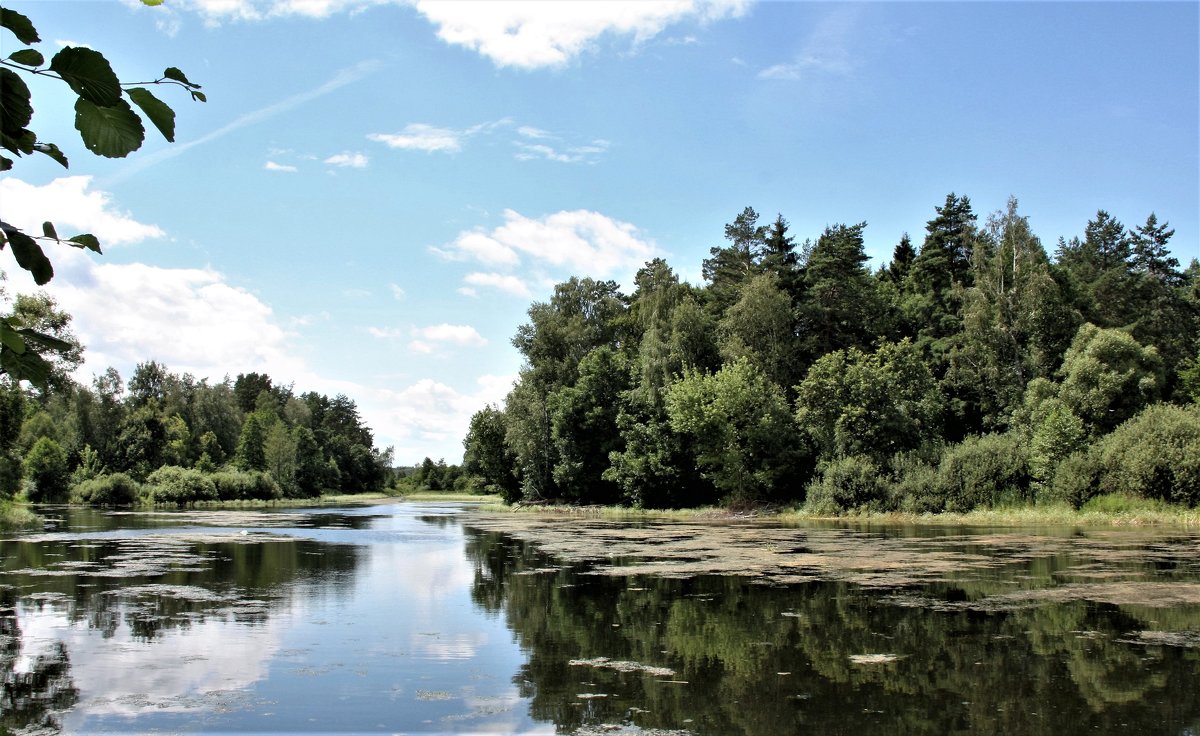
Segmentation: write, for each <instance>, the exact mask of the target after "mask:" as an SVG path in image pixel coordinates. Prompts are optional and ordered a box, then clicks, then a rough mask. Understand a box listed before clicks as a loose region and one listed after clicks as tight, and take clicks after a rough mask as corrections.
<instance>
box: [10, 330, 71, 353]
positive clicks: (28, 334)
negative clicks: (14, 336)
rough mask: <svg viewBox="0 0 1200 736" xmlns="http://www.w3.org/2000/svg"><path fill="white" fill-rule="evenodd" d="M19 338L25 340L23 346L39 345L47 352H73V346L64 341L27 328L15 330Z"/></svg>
mask: <svg viewBox="0 0 1200 736" xmlns="http://www.w3.org/2000/svg"><path fill="white" fill-rule="evenodd" d="M17 332H18V333H19V334H20V336H21V337H22V338H23V339H24V340H25V344H26V345H29V344H31V343H32V344H34V345H40V346H42V347H44V348H46V349H47V350H53V351H55V352H58V353H65V352H68V351H70V350H73V349H74V348H75V346H74V345H73V344H71V343H69V342H67V341H66V340H60V339H58V338H57V337H55V336H54V335H47V334H46V333H44V332H37V331H36V330H31V329H29V328H25V329H21V330H17Z"/></svg>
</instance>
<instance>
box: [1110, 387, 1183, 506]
mask: <svg viewBox="0 0 1200 736" xmlns="http://www.w3.org/2000/svg"><path fill="white" fill-rule="evenodd" d="M1098 454H1099V458H1100V468H1101V470H1100V476H1099V480H1098V483H1097V485H1098V488H1099V490H1100V492H1101V493H1126V494H1129V495H1132V496H1139V497H1142V498H1153V499H1160V500H1163V501H1169V502H1172V503H1181V504H1186V505H1188V506H1195V505H1196V504H1198V503H1200V407H1197V406H1196V405H1192V406H1189V407H1180V406H1174V405H1171V404H1155V405H1153V406H1150V407H1147V408H1146V410H1145V411H1143V412H1141V413H1140V414H1138V415H1137V416H1135V417H1133V418H1132V419H1130V420H1129V421H1127V422H1125V423H1124V424H1122V425H1121V426H1120V427H1118V428H1117V429H1116V430H1115V431H1113V433H1112V434H1110V435H1108V436H1107V437H1105V438H1104V439H1103V440H1102V441H1101V443H1100V445H1099V451H1098Z"/></svg>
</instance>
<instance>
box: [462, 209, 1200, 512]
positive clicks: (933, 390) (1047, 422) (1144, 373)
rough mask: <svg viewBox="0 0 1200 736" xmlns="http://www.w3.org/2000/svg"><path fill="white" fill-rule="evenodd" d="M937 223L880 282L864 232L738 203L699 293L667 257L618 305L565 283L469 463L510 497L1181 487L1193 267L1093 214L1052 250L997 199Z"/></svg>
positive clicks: (924, 506)
mask: <svg viewBox="0 0 1200 736" xmlns="http://www.w3.org/2000/svg"><path fill="white" fill-rule="evenodd" d="M935 211H936V216H935V217H933V219H931V220H929V222H928V224H927V226H926V232H925V235H924V239H923V242H922V243H921V245H920V247H919V248H918V247H917V246H916V245H915V244H914V242H913V240H912V239H911V238H910V237H909V236H908V235H907V234H906V235H904V236H903V237H902V238H901V239H900V241H899V243H898V244H897V245H896V246H895V250H894V253H893V256H892V258H891V261H890V262H889V263H888V264H886V265H885V266H884V267H882V268H880V269H879V270H878V271H875V272H872V271H871V270H870V268H869V267H868V265H867V262H868V259H867V256H866V254H865V252H864V248H863V231H864V229H865V227H866V224H865V223H858V224H853V225H844V224H839V225H833V226H830V227H827V228H825V230H824V232H822V233H821V234H820V235H819V236H817V237H816V239H815V240H813V239H809V240H805V241H804V242H803V243H797V241H796V239H795V237H794V236H793V235H792V234H791V233H790V231H789V228H788V223H787V221H786V220H785V219H784V218H783V217H782V216H779V217H777V218H776V219H775V220H774V221H772V222H770V223H769V224H765V225H764V224H762V223H760V221H759V215H758V213H756V212H755V211H754V210H753V209H750V208H747V209H745V210H744V211H743V212H742V213H741V214H739V215H738V216H737V217H736V218H735V219H734V221H733V222H732V223H730V224H729V225H726V227H725V240H726V241H727V242H726V243H725V244H724V245H721V246H718V247H714V248H712V249H711V252H710V256H709V258H707V259H705V260H704V263H703V274H704V279H705V284H704V285H703V286H700V287H697V286H693V285H690V284H687V283H684V282H681V281H680V279H679V278H678V276H677V275H676V274H675V272H674V271H673V270H672V269H671V267H670V266H669V265H668V264H667V263H666V262H665V261H664V260H662V259H655V260H653V261H651V262H649V263H647V264H646V265H645V267H643V268H642V269H641V270H640V271H639V272H638V274H637V277H636V279H635V284H634V290H633V293H632V294H630V295H626V294H623V293H621V291H620V290H619V288H618V286H617V284H616V283H615V282H612V281H594V280H592V279H587V278H584V279H578V278H572V279H570V280H569V281H566V282H565V283H561V284H559V285H558V286H556V287H555V290H554V295H553V296H552V297H551V298H550V300H549V301H548V302H538V303H535V304H533V305H532V306H531V307H530V308H529V311H528V314H529V321H528V322H527V323H526V324H524V325H522V326H521V327H520V328H519V329H518V331H517V334H516V336H515V337H514V338H513V344H514V345H515V346H516V347H517V348H518V349H519V350H520V351H521V353H522V354H523V355H524V357H525V365H524V367H523V369H522V371H521V374H520V378H519V380H518V381H517V383H516V384H515V385H514V387H513V390H512V392H511V393H510V394H509V395H508V397H507V399H506V402H505V406H504V408H503V409H500V408H498V407H487V408H485V409H483V410H482V411H480V412H478V413H476V414H475V416H474V417H473V418H472V420H471V425H470V429H469V433H468V436H467V437H466V439H465V440H464V446H465V449H466V452H465V457H464V466H463V467H464V471H465V472H466V473H468V474H470V475H472V476H474V477H476V478H477V479H478V480H477V482H478V483H480V484H483V485H486V486H488V487H490V488H491V489H492V490H495V491H498V492H500V493H501V494H503V496H504V497H505V498H506V499H507V500H508V501H510V502H512V501H526V502H537V501H553V502H573V503H606V504H628V505H635V506H644V507H685V506H696V505H702V504H708V503H714V502H721V501H723V502H726V503H764V502H767V503H796V502H800V501H806V502H807V504H808V506H809V508H810V509H811V510H814V511H818V512H823V513H828V512H840V511H846V510H853V509H864V510H867V509H869V510H905V511H917V512H920V511H939V510H967V509H970V508H974V507H976V506H987V505H994V504H1000V503H1029V502H1047V501H1054V502H1067V503H1071V504H1073V505H1076V506H1079V505H1081V504H1083V503H1084V502H1086V501H1087V500H1088V499H1090V498H1091V497H1093V496H1096V495H1099V494H1102V493H1111V492H1116V491H1121V492H1125V493H1128V494H1130V495H1134V496H1139V497H1146V498H1159V499H1163V500H1167V501H1173V502H1183V503H1188V504H1195V503H1196V502H1197V501H1200V406H1197V403H1196V402H1197V401H1200V358H1198V350H1200V264H1198V263H1197V262H1196V260H1195V259H1193V260H1192V261H1191V263H1190V264H1189V265H1188V267H1187V268H1186V270H1184V269H1182V268H1181V266H1180V263H1179V262H1178V260H1177V259H1176V258H1174V257H1172V256H1171V253H1170V250H1169V249H1168V243H1169V241H1170V239H1171V237H1172V236H1173V234H1174V231H1173V230H1171V229H1170V228H1169V227H1168V225H1167V223H1166V222H1162V223H1160V222H1159V221H1158V219H1157V218H1156V216H1155V215H1154V214H1151V215H1149V216H1148V217H1147V218H1146V220H1145V223H1144V224H1142V225H1138V226H1136V227H1132V228H1126V227H1125V226H1124V225H1122V224H1121V223H1120V222H1118V221H1117V220H1116V219H1115V218H1113V217H1112V216H1111V215H1109V214H1108V213H1107V212H1104V211H1100V212H1098V213H1097V214H1096V217H1095V219H1093V220H1091V221H1089V222H1088V223H1086V225H1085V226H1084V228H1083V233H1082V235H1081V236H1078V237H1073V238H1071V239H1070V240H1066V239H1060V240H1059V241H1058V244H1057V248H1056V249H1055V250H1054V253H1053V257H1052V258H1051V257H1050V256H1048V255H1047V252H1046V250H1045V248H1044V247H1043V245H1042V243H1041V241H1040V240H1039V239H1038V238H1037V237H1036V236H1035V235H1034V234H1033V232H1032V230H1031V228H1030V225H1029V222H1028V221H1027V219H1026V218H1025V217H1023V216H1022V215H1020V214H1019V213H1018V210H1017V203H1016V201H1015V200H1010V201H1009V203H1008V205H1007V207H1006V209H1004V210H1002V211H997V212H995V213H994V214H992V215H991V216H989V217H987V218H986V219H985V221H984V222H983V223H982V224H981V223H979V221H978V217H977V215H976V213H975V212H974V211H973V210H972V207H971V203H970V201H969V199H968V198H967V197H962V196H956V195H954V194H951V195H949V196H947V198H946V201H945V203H944V204H943V205H942V206H940V207H936V208H935Z"/></svg>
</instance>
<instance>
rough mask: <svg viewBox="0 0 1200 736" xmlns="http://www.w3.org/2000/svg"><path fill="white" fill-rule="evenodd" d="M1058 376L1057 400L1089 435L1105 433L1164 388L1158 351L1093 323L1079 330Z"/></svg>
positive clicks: (1119, 332) (1155, 396)
mask: <svg viewBox="0 0 1200 736" xmlns="http://www.w3.org/2000/svg"><path fill="white" fill-rule="evenodd" d="M1059 375H1060V376H1061V377H1062V383H1061V385H1060V386H1059V389H1058V397H1059V398H1060V399H1062V401H1063V403H1065V404H1066V405H1067V407H1068V408H1069V409H1070V410H1071V411H1072V412H1073V413H1074V414H1075V416H1077V417H1079V418H1080V419H1082V420H1083V422H1084V424H1085V425H1086V426H1087V427H1088V429H1089V431H1090V432H1091V433H1092V435H1093V436H1098V435H1102V434H1106V433H1108V432H1109V431H1111V430H1112V429H1114V428H1115V427H1116V426H1117V425H1118V424H1120V423H1121V422H1123V421H1125V420H1126V419H1129V418H1130V417H1132V416H1133V415H1134V414H1136V413H1137V412H1138V411H1140V410H1141V409H1142V408H1143V407H1145V406H1146V405H1148V404H1150V403H1152V402H1153V401H1155V400H1156V399H1157V398H1158V397H1159V395H1160V393H1161V391H1162V387H1163V375H1162V361H1161V359H1160V358H1159V356H1158V351H1157V350H1155V349H1154V348H1152V347H1149V348H1148V347H1143V346H1142V345H1141V344H1139V343H1138V341H1137V340H1134V339H1133V338H1132V337H1130V336H1129V335H1128V334H1127V333H1125V332H1121V331H1120V330H1106V329H1101V328H1099V327H1097V326H1095V325H1093V324H1085V325H1083V326H1082V327H1080V328H1079V332H1077V333H1076V334H1075V339H1074V340H1073V341H1072V342H1071V348H1070V349H1069V350H1067V354H1066V355H1065V356H1064V357H1063V364H1062V367H1061V368H1060V369H1059Z"/></svg>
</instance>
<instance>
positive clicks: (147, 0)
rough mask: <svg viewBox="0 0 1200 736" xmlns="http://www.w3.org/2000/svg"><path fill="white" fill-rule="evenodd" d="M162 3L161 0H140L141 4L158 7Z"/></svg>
mask: <svg viewBox="0 0 1200 736" xmlns="http://www.w3.org/2000/svg"><path fill="white" fill-rule="evenodd" d="M162 4H163V0H142V5H149V6H150V7H152V8H154V7H158V6H159V5H162Z"/></svg>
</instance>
